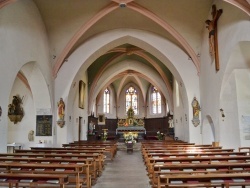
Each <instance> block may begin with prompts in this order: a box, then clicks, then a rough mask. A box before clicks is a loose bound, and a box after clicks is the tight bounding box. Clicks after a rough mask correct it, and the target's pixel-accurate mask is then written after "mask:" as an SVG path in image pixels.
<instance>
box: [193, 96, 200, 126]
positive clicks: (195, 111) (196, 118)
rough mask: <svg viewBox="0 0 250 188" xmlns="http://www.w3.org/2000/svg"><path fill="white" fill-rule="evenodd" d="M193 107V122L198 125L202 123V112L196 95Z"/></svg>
mask: <svg viewBox="0 0 250 188" xmlns="http://www.w3.org/2000/svg"><path fill="white" fill-rule="evenodd" d="M192 107H193V119H192V123H193V125H194V126H195V127H197V126H198V125H199V124H200V119H199V114H200V110H201V108H200V104H199V102H198V101H197V99H196V97H194V99H193V101H192Z"/></svg>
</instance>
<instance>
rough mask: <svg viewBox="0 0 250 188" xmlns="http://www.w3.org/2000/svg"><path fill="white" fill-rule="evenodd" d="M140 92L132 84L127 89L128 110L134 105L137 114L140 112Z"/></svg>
mask: <svg viewBox="0 0 250 188" xmlns="http://www.w3.org/2000/svg"><path fill="white" fill-rule="evenodd" d="M137 99H138V94H137V91H136V89H135V88H134V87H132V86H130V87H129V88H128V89H127V90H126V112H127V111H128V109H129V108H131V107H132V109H133V110H134V113H135V114H138V100H137Z"/></svg>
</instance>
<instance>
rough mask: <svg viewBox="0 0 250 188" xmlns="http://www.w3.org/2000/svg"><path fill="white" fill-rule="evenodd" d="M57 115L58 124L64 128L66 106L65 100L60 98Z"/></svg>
mask: <svg viewBox="0 0 250 188" xmlns="http://www.w3.org/2000/svg"><path fill="white" fill-rule="evenodd" d="M57 107H58V109H57V113H58V114H57V115H58V120H57V124H58V125H59V126H60V127H61V128H62V127H63V126H64V124H65V121H64V112H65V104H64V102H63V99H62V98H60V100H59V102H58V103H57Z"/></svg>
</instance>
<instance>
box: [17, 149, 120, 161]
mask: <svg viewBox="0 0 250 188" xmlns="http://www.w3.org/2000/svg"><path fill="white" fill-rule="evenodd" d="M31 150H37V151H40V152H42V151H44V152H46V150H48V151H51V150H53V151H54V152H57V153H59V152H60V151H66V150H68V151H69V152H71V150H73V151H79V150H80V151H81V152H82V153H102V154H104V155H105V156H106V157H109V159H110V160H113V159H114V157H115V154H116V151H114V150H113V149H109V148H105V147H94V148H93V147H68V148H67V147H66V148H60V147H53V148H52V147H31ZM14 152H15V151H14ZM106 157H105V158H106Z"/></svg>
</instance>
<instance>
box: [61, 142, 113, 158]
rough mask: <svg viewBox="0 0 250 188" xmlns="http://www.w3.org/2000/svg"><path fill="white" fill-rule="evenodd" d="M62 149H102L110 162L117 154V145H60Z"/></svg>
mask: <svg viewBox="0 0 250 188" xmlns="http://www.w3.org/2000/svg"><path fill="white" fill-rule="evenodd" d="M62 146H63V147H64V148H75V149H84V148H85V149H88V148H94V149H98V148H104V150H105V152H107V153H110V156H111V160H113V159H114V157H115V155H116V153H117V144H107V143H102V144H95V143H81V144H62Z"/></svg>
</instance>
